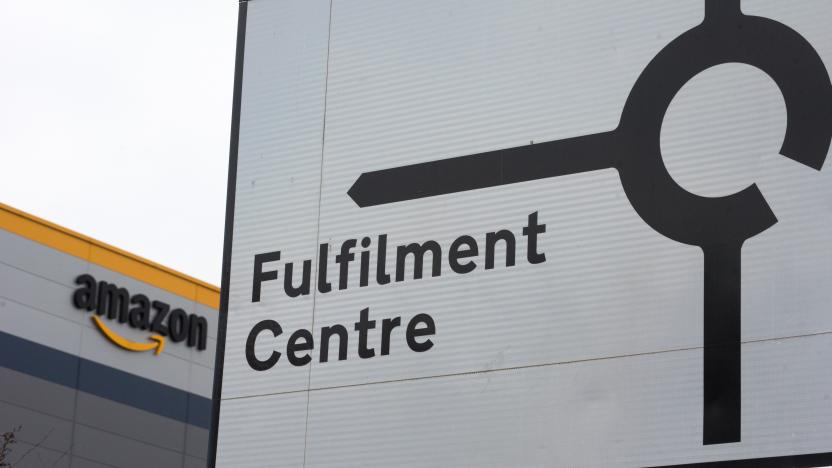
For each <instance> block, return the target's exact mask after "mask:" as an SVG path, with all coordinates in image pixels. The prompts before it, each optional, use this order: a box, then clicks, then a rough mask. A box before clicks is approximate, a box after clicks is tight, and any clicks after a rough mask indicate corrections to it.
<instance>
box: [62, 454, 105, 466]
mask: <svg viewBox="0 0 832 468" xmlns="http://www.w3.org/2000/svg"><path fill="white" fill-rule="evenodd" d="M70 466H71V468H112V466H113V465H106V464H104V463H99V462H95V461H92V460H88V459H86V458H83V457H78V456H73V457H72V463H71V465H70Z"/></svg>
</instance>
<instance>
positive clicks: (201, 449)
mask: <svg viewBox="0 0 832 468" xmlns="http://www.w3.org/2000/svg"><path fill="white" fill-rule="evenodd" d="M185 453H186V454H188V455H190V456H192V457H196V458H201V459H203V460H204V459H205V458H206V457H207V456H208V429H205V428H201V427H196V426H193V425H190V424H189V425H187V426H186V428H185ZM203 463H204V461H203Z"/></svg>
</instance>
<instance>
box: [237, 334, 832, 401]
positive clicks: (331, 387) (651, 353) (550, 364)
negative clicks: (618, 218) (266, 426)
mask: <svg viewBox="0 0 832 468" xmlns="http://www.w3.org/2000/svg"><path fill="white" fill-rule="evenodd" d="M824 335H832V330H830V331H824V332H817V333H807V334H805V335H790V336H781V337H776V338H760V339H757V340H747V341H742V342H741V343H740V344H743V345H745V344H754V343H766V342H776V341H783V340H794V339H799V338H811V337H814V336H824ZM702 349H704V346H693V347H688V348H672V349H663V350H659V351H648V352H643V353H632V354H620V355H615V356H603V357H596V358H588V359H574V360H570V361H559V362H546V363H540V364H528V365H524V366H511V367H501V368H497V369H482V370H475V371H466V372H455V373H450V374H438V375H426V376H422V377H410V378H404V379H390V380H378V381H374V382H362V383H354V384H345V385H329V386H325V387H316V388H311V387H310V388H308V389H300V390H287V391H285V392H273V393H263V394H257V395H245V396H238V397H229V398H223V401H228V400H243V399H246V398H257V397H266V396H274V395H286V394H291V393H303V392H315V391H325V390H337V389H341V388H353V387H366V386H370V385H381V384H389V383H399V382H414V381H419V380H429V379H444V378H450V377H457V376H467V375H477V374H491V373H498V372H506V371H514V370H522V369H535V368H541V367H554V366H562V365H568V364H577V363H583V362H597V361H610V360H613V359H625V358H631V357H638V356H654V355H659V354H666V353H677V352H681V351H696V350H702Z"/></svg>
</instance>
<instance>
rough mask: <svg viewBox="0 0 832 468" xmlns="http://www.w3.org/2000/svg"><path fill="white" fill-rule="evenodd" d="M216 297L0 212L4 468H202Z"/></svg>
mask: <svg viewBox="0 0 832 468" xmlns="http://www.w3.org/2000/svg"><path fill="white" fill-rule="evenodd" d="M218 304H219V290H218V288H216V287H214V286H212V285H210V284H206V283H203V282H201V281H199V280H196V279H194V278H191V277H188V276H186V275H183V274H181V273H178V272H175V271H173V270H170V269H168V268H165V267H163V266H161V265H157V264H155V263H153V262H150V261H147V260H144V259H142V258H139V257H137V256H135V255H132V254H130V253H127V252H124V251H121V250H119V249H117V248H115V247H112V246H109V245H106V244H104V243H101V242H98V241H96V240H94V239H90V238H88V237H86V236H83V235H80V234H78V233H75V232H72V231H70V230H67V229H64V228H62V227H60V226H56V225H54V224H52V223H49V222H47V221H44V220H42V219H39V218H37V217H34V216H31V215H29V214H27V213H23V212H21V211H19V210H16V209H14V208H12V207H9V206H6V205H3V204H0V385H2V386H0V433H4V432H8V431H14V432H15V437H16V440H17V441H18V442H17V443H16V444H14V445H12V446H11V448H12V451H11V453H10V454H9V456H8V459H7V460H6V462H10V463H11V464H12V466H15V467H20V468H24V467H41V466H50V467H51V466H55V467H148V466H153V467H197V466H205V463H206V461H205V460H206V456H207V450H208V433H209V426H210V420H211V391H212V384H213V367H214V351H215V348H216V332H217V321H218V313H217V308H218Z"/></svg>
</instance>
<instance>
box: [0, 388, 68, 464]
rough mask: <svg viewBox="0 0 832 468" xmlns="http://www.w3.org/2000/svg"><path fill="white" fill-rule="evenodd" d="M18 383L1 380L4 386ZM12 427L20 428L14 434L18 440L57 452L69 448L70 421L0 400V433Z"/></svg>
mask: <svg viewBox="0 0 832 468" xmlns="http://www.w3.org/2000/svg"><path fill="white" fill-rule="evenodd" d="M19 383H20V382H19V381H18V382H15V381H12V382H6V381H3V385H4V386H7V385H14V384H19ZM0 397H2V395H0ZM14 427H20V428H21V430H20V431H19V432H17V434H16V436H17V440H19V441H22V442H26V443H29V444H33V445H38V446H39V447H44V448H48V449H53V450H56V451H58V452H66V451H68V450H69V448H70V445H71V441H72V421H70V420H68V419H63V418H58V417H55V416H51V415H48V414H46V413H43V412H40V411H36V410H33V409H31V408H24V407H22V406H18V405H14V404H11V403H5V402H3V401H0V433H2V432H6V431H9V430H11V429H12V428H14Z"/></svg>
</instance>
